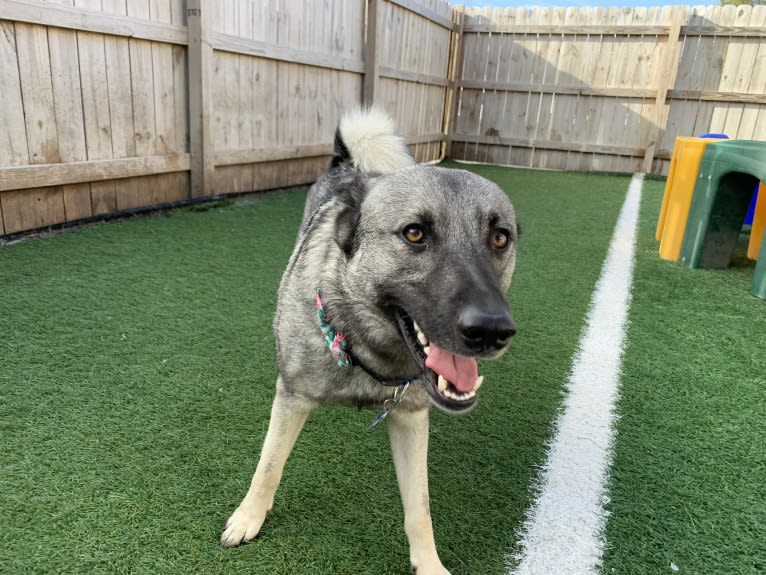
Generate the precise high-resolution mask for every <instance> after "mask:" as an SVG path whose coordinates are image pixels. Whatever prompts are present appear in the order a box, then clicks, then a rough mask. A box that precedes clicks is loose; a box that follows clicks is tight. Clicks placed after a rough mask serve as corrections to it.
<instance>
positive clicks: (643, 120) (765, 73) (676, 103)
mask: <svg viewBox="0 0 766 575" xmlns="http://www.w3.org/2000/svg"><path fill="white" fill-rule="evenodd" d="M462 18H463V21H462V25H461V26H460V27H459V34H460V36H461V44H462V51H463V54H464V56H463V58H462V61H461V70H462V73H461V74H460V78H459V81H458V91H459V104H458V109H457V110H456V112H455V114H454V121H453V125H452V127H451V129H450V133H449V141H450V150H449V152H450V155H452V156H453V157H455V158H458V159H466V160H474V161H482V162H492V163H502V164H512V165H521V166H530V167H543V168H554V169H577V170H604V171H617V172H633V171H645V172H650V171H651V172H655V173H660V174H664V173H666V171H667V168H668V163H669V159H670V155H671V153H672V149H673V142H674V140H675V137H676V136H689V135H700V134H703V133H708V132H718V133H726V134H727V135H728V136H729V137H732V138H741V139H766V107H764V104H766V7H764V6H758V7H750V6H726V7H719V6H713V7H707V8H687V7H672V8H652V9H645V8H635V9H617V8H614V9H601V8H583V9H575V8H571V9H563V8H562V9H554V8H531V9H530V8H523V9H522V8H520V9H469V10H466V11H465V13H464V15H463V17H462Z"/></svg>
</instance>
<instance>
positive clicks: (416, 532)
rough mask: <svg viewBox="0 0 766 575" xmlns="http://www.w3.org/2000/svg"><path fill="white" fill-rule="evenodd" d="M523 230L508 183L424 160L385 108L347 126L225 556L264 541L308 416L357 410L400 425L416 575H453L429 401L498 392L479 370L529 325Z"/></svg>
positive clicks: (325, 179)
mask: <svg viewBox="0 0 766 575" xmlns="http://www.w3.org/2000/svg"><path fill="white" fill-rule="evenodd" d="M518 235H519V228H518V225H517V223H516V215H515V213H514V209H513V206H512V205H511V202H510V200H509V199H508V196H507V195H506V194H505V193H504V192H503V191H502V190H501V189H500V188H499V187H498V186H496V185H495V184H493V183H492V182H490V181H488V180H486V179H484V178H482V177H480V176H477V175H475V174H472V173H470V172H466V171H462V170H451V169H444V168H438V167H426V166H418V165H415V162H414V160H413V159H412V157H411V156H410V155H409V153H408V151H407V147H406V145H405V143H404V141H403V140H402V139H401V138H400V137H398V136H396V135H395V134H394V131H393V126H392V122H391V120H390V119H389V118H388V117H387V116H386V115H385V114H383V113H381V112H378V111H375V110H358V111H355V112H352V113H350V114H347V115H346V116H344V118H343V119H342V120H341V122H340V124H339V126H338V130H337V132H336V138H335V155H334V157H333V160H332V165H331V166H330V168H329V169H328V170H327V171H326V172H325V173H324V174H323V175H322V176H321V177H320V178H319V180H318V181H317V182H316V183H315V184H314V185H313V186H312V188H311V190H310V191H309V195H308V199H307V201H306V207H305V211H304V215H303V221H302V223H301V228H300V232H299V233H298V238H297V242H296V245H295V249H294V251H293V254H292V257H291V258H290V261H289V263H288V266H287V270H286V271H285V273H284V276H283V277H282V282H281V285H280V288H279V302H278V305H277V313H276V318H275V320H274V333H275V336H276V341H277V356H278V364H279V372H280V374H279V378H278V379H277V385H276V396H275V398H274V403H273V405H272V410H271V420H270V422H269V428H268V432H267V434H266V438H265V441H264V445H263V449H262V452H261V458H260V461H259V463H258V466H257V469H256V471H255V475H254V476H253V479H252V482H251V484H250V489H249V491H248V492H247V495H246V496H245V498H244V499H243V501H242V503H240V505H239V507H238V508H237V509H236V510H235V511H234V513H233V514H232V516H231V517H230V518H229V520H228V522H227V523H226V527H225V529H224V532H223V534H222V535H221V544H222V545H224V546H235V545H240V544H242V543H245V542H247V541H249V540H251V539H253V538H254V537H256V536H257V535H258V532H259V530H260V529H261V525H262V524H263V521H264V519H265V517H266V513H267V512H268V511H269V510H270V509H271V506H272V503H273V500H274V493H275V491H276V489H277V486H278V485H279V482H280V478H281V476H282V470H283V468H284V465H285V461H286V460H287V457H288V455H289V454H290V451H291V450H292V447H293V445H294V444H295V441H296V439H297V437H298V434H299V433H300V431H301V429H302V427H303V424H304V423H305V421H306V418H307V417H308V415H309V413H310V412H311V410H312V409H314V408H315V407H317V406H319V405H322V404H326V403H328V402H345V403H348V404H352V405H358V406H370V407H374V408H376V409H377V410H379V412H378V417H377V418H376V419H375V422H376V423H377V422H379V421H380V420H382V419H383V418H385V419H386V422H387V425H388V433H389V438H390V441H391V450H392V452H393V459H394V465H395V468H396V476H397V480H398V483H399V490H400V493H401V497H402V503H403V506H404V529H405V532H406V534H407V538H408V540H409V545H410V562H411V565H412V568H413V570H416V571H417V573H418V575H431V574H441V575H443V574H445V573H448V571H447V570H446V569H445V567H444V566H443V565H442V563H441V561H440V559H439V556H438V554H437V552H436V545H435V543H434V536H433V529H432V527H431V515H430V511H429V497H428V476H427V451H428V411H429V406H430V405H431V404H433V405H436V406H437V407H439V408H441V409H443V410H444V411H447V412H451V413H461V412H465V411H467V410H469V409H471V408H472V407H473V406H474V405H475V402H476V394H477V392H478V390H479V386H480V385H481V384H482V381H483V377H482V376H480V375H479V371H478V367H477V359H478V358H488V359H492V358H496V357H498V356H500V355H501V354H502V353H503V351H505V349H506V348H507V347H508V345H509V343H510V341H511V337H512V336H513V334H514V333H515V326H514V323H513V319H512V317H511V313H510V311H509V309H508V305H507V303H506V301H505V292H506V291H507V289H508V287H509V286H510V283H511V276H512V274H513V269H514V265H515V261H516V246H517V241H518ZM386 416H387V417H386Z"/></svg>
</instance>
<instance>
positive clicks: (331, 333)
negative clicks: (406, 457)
mask: <svg viewBox="0 0 766 575" xmlns="http://www.w3.org/2000/svg"><path fill="white" fill-rule="evenodd" d="M315 304H316V310H317V311H316V313H317V323H318V324H319V329H320V330H321V331H322V336H323V337H324V340H325V343H326V344H327V348H328V349H329V350H330V353H332V357H333V359H334V360H335V363H337V364H338V366H339V367H349V368H350V367H359V368H361V369H362V370H363V371H364V372H365V373H367V375H369V376H370V377H371V378H372V379H374V380H375V381H377V382H378V383H380V384H381V385H385V386H386V387H394V388H396V389H394V396H393V397H391V398H389V399H386V400H385V401H384V402H383V409H382V410H381V411H380V412H379V413H378V415H376V416H375V419H373V420H372V423H371V424H370V429H373V428H374V427H376V426H377V425H378V424H379V423H380V422H381V421H383V420H384V419H385V418H386V417H387V416H388V414H389V413H391V412H392V411H393V410H394V409H396V408H397V407H398V406H399V403H400V402H401V401H402V397H404V393H405V392H406V391H407V388H408V387H409V386H410V384H411V383H412V382H413V381H415V380H417V379H419V378H420V375H411V376H409V377H405V378H403V379H399V380H396V379H393V380H392V379H386V378H384V377H383V376H381V375H380V374H379V373H377V372H376V371H375V370H374V369H372V368H371V367H370V366H368V365H365V363H364V362H363V361H361V360H360V359H359V358H358V357H357V356H356V355H354V353H353V352H352V351H351V346H350V345H349V343H348V339H347V338H346V334H345V333H343V332H342V331H339V330H337V329H335V327H334V326H333V325H332V322H331V321H330V318H329V317H328V316H327V310H326V309H325V307H324V303H322V290H321V289H320V288H317V290H316V296H315Z"/></svg>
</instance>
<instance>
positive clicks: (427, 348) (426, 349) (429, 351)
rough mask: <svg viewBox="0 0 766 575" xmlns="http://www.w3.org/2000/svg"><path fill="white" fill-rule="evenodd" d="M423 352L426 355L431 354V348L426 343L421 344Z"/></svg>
mask: <svg viewBox="0 0 766 575" xmlns="http://www.w3.org/2000/svg"><path fill="white" fill-rule="evenodd" d="M423 353H424V354H426V355H427V356H428V355H431V348H430V347H429V346H427V345H425V346H423Z"/></svg>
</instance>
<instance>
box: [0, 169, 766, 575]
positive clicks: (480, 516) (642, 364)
mask: <svg viewBox="0 0 766 575" xmlns="http://www.w3.org/2000/svg"><path fill="white" fill-rule="evenodd" d="M472 169H475V170H476V171H478V172H480V173H482V174H483V175H486V176H487V177H490V178H492V179H495V180H496V181H498V182H499V183H501V185H503V186H504V187H505V188H506V189H507V190H508V191H509V193H510V195H511V197H512V199H513V200H514V203H515V205H516V208H517V211H518V213H519V216H520V219H521V221H522V224H523V228H524V230H523V236H522V242H521V247H520V255H519V264H518V268H517V274H516V276H515V279H514V285H513V287H512V288H511V291H510V301H511V305H512V308H513V311H514V317H515V319H516V321H517V323H518V326H519V330H520V331H519V335H518V336H517V338H516V340H515V341H514V345H513V347H512V349H511V350H510V352H509V353H508V354H507V355H506V356H505V357H504V358H503V359H502V360H501V361H499V362H495V363H484V364H483V366H482V372H483V373H484V374H485V375H486V379H487V382H486V384H485V386H484V387H483V388H482V402H481V404H480V406H479V407H478V408H477V409H476V410H474V412H472V413H470V414H468V415H467V416H465V417H458V418H454V417H448V416H445V415H443V414H441V413H434V414H433V417H432V439H431V450H430V471H431V498H432V512H433V516H434V526H435V531H436V540H437V545H438V548H439V550H440V555H441V557H442V560H443V562H444V563H445V565H447V566H448V567H449V568H450V569H451V570H452V572H453V573H454V574H455V575H458V574H482V575H483V574H489V573H502V572H503V570H504V565H505V560H506V554H507V553H508V552H510V551H511V550H513V548H514V544H515V531H516V529H517V528H518V527H519V525H520V523H521V521H522V520H523V517H524V513H525V512H526V510H527V508H528V507H529V504H530V498H531V496H532V493H533V491H532V488H531V486H532V485H533V484H534V479H535V477H536V473H537V470H538V469H539V466H540V465H541V464H542V463H543V461H544V459H545V453H544V445H545V443H546V441H547V440H548V439H549V437H550V434H551V424H552V421H553V419H554V417H555V415H556V412H557V409H558V408H559V406H560V403H561V397H562V396H561V393H562V388H563V385H564V383H565V381H566V378H567V375H568V372H569V369H570V364H571V359H572V356H573V354H574V352H575V349H576V347H577V343H578V337H579V334H580V331H581V329H582V324H583V319H584V316H585V313H586V311H587V306H588V303H589V299H590V295H591V291H592V289H593V287H594V284H595V282H596V279H597V278H598V275H599V272H600V268H601V264H602V261H603V259H604V256H605V254H606V250H607V246H608V242H609V238H610V236H611V232H612V228H613V226H614V223H615V221H616V218H617V213H618V210H619V207H620V205H621V203H622V200H623V198H624V193H625V190H626V189H627V186H628V182H629V179H628V178H627V177H619V176H604V175H588V174H564V173H554V172H532V171H526V170H508V169H503V168H495V167H476V168H472ZM660 193H661V184H660V183H657V182H648V183H647V190H646V194H645V195H646V202H645V205H644V213H643V218H644V224H643V227H642V231H641V234H642V235H641V246H640V250H639V259H638V263H637V284H636V289H635V291H634V301H635V306H634V310H633V312H632V314H631V321H632V325H631V332H630V342H629V346H628V349H627V357H626V373H625V381H624V383H623V399H622V402H621V404H620V413H621V419H620V422H619V425H620V437H619V438H618V442H617V446H616V448H617V452H616V467H615V472H614V480H613V485H612V489H613V496H612V505H611V511H612V513H613V518H612V521H611V522H610V524H609V533H608V534H609V537H610V543H611V544H612V548H611V550H610V552H609V555H608V557H607V570H606V572H607V573H609V572H610V570H611V569H613V570H614V572H620V573H643V572H646V573H665V572H669V567H668V565H669V561H675V563H677V564H678V565H679V566H680V567H681V569H682V570H684V572H686V573H728V572H732V573H733V572H734V571H726V570H725V569H723V567H725V566H728V565H730V564H733V562H734V561H741V560H743V558H744V557H745V556H744V555H743V553H744V551H745V550H746V549H747V548H749V549H750V552H751V556H752V557H756V555H755V554H756V553H758V552H759V549H758V545H759V544H760V545H762V542H763V541H764V540H766V537H761V535H763V529H764V514H763V501H764V488H763V476H764V474H763V467H764V456H763V454H764V449H763V447H762V446H763V444H764V433H763V431H764V428H763V425H764V421H765V420H764V415H765V413H764V412H765V410H764V403H763V401H764V399H763V398H764V389H766V385H764V380H763V376H764V374H765V373H766V366H764V359H763V354H761V355H759V356H757V357H756V356H755V353H756V350H758V349H762V348H760V347H758V345H757V344H756V342H758V341H760V340H759V339H758V334H761V335H762V334H763V333H764V332H765V330H764V318H765V317H766V314H765V313H764V310H765V309H766V308H765V307H764V303H763V302H761V301H760V300H756V299H755V298H753V297H752V296H750V295H749V289H748V282H749V277H750V276H749V275H748V274H750V275H751V274H752V271H751V270H749V269H748V268H745V269H738V270H730V271H725V272H703V271H688V270H680V269H677V268H675V267H674V266H672V265H669V264H667V263H666V262H659V261H658V260H657V258H656V246H655V245H654V244H652V242H653V240H652V239H651V237H650V236H651V235H653V229H652V230H649V227H652V226H653V224H652V222H650V221H649V220H655V221H656V210H657V209H658V205H659V204H658V202H659V194H660ZM304 198H305V190H304V191H301V190H298V191H290V192H285V193H274V194H266V195H261V196H254V197H251V198H247V199H244V200H240V201H235V202H233V203H230V204H227V205H213V206H210V207H209V209H207V210H204V211H201V210H178V211H175V212H171V213H170V215H169V217H167V216H166V215H156V216H152V217H142V218H134V219H130V220H123V221H118V222H113V223H110V224H106V225H96V226H89V227H86V228H82V229H77V230H72V231H69V232H67V233H64V234H61V235H57V236H53V237H47V238H41V239H35V240H30V241H26V242H22V243H19V244H14V245H9V246H5V247H2V248H0V290H1V291H2V295H1V297H0V333H2V334H3V337H2V338H0V358H1V359H2V363H0V462H1V467H0V517H2V518H3V527H2V529H0V549H2V551H0V572H3V573H6V572H7V573H54V572H55V573H86V572H87V573H147V574H149V573H152V574H154V573H179V574H188V573H205V574H208V573H241V572H249V573H258V574H298V573H300V574H303V573H305V574H323V573H327V574H333V575H336V574H351V573H354V574H368V573H369V574H381V573H392V574H393V573H403V572H406V571H407V567H408V550H407V545H406V539H405V537H404V533H403V529H402V512H401V505H400V502H399V495H398V490H397V487H396V480H395V477H394V471H393V466H392V463H391V457H390V454H389V448H388V438H387V434H386V433H385V430H382V429H378V430H377V431H375V432H367V430H366V428H367V425H368V424H369V422H370V420H371V418H372V416H373V414H372V413H371V412H368V411H358V410H356V409H353V408H348V407H340V406H338V407H331V408H326V409H322V410H318V411H316V412H315V413H314V414H313V415H312V416H311V419H310V420H309V422H308V424H307V425H306V428H305V430H304V432H303V434H302V435H301V437H300V439H299V441H298V444H297V446H296V449H295V451H294V452H293V454H292V456H291V458H290V460H289V461H288V464H287V467H286V471H285V477H284V480H283V482H282V485H281V487H280V489H279V491H278V492H277V497H276V501H275V507H274V511H273V513H272V514H271V515H270V516H269V518H268V520H267V522H266V524H265V526H264V529H263V531H262V535H261V537H259V539H258V540H257V541H255V542H253V543H251V544H249V545H245V546H243V547H241V548H238V549H222V548H220V547H219V546H218V544H217V539H218V536H219V534H220V530H221V527H222V525H223V523H224V521H225V520H226V518H227V517H228V516H229V514H230V513H231V511H233V509H234V508H235V507H236V505H237V504H238V503H239V501H240V499H241V497H242V496H243V495H244V492H245V490H246V488H247V485H248V483H249V480H250V476H251V474H252V472H253V470H254V468H255V463H256V460H257V456H258V452H259V450H260V444H261V441H262V440H263V437H264V434H265V431H266V426H267V423H268V414H269V409H270V404H271V398H272V393H273V386H274V380H275V378H276V365H275V362H274V344H273V340H272V336H271V318H272V314H273V311H274V306H275V301H276V298H275V295H276V290H277V286H278V283H279V277H280V274H281V272H282V269H283V268H284V266H285V264H286V262H287V259H288V257H289V254H290V251H291V250H292V245H293V241H294V237H295V233H296V230H297V227H298V224H299V221H300V217H301V211H302V205H303V200H304ZM683 302H688V304H687V305H682V303H683ZM711 302H715V305H714V304H713V303H711ZM692 303H694V305H691V304H692ZM758 314H760V315H758ZM761 339H762V337H761ZM668 356H669V357H668ZM671 358H672V360H671ZM702 360H704V363H700V362H701V361H702ZM731 366H733V367H731ZM658 380H659V381H658ZM678 382H681V383H680V384H679V383H678ZM732 391H736V392H737V394H736V395H730V393H731V392H732ZM723 408H725V409H726V411H725V412H724V413H725V415H724V416H721V413H720V411H719V410H721V409H723ZM676 434H678V435H676ZM675 437H680V438H682V440H681V439H679V440H678V441H676V440H675V439H674V438H675ZM711 446H715V447H716V449H717V450H718V451H710V447H711ZM721 447H723V448H724V450H723V451H720V448H721ZM735 464H737V467H736V469H735V470H733V471H732V472H731V473H730V474H726V471H727V470H728V468H729V466H734V465H735ZM697 470H699V473H697ZM759 477H760V480H759V479H758V478H759ZM695 486H697V487H695ZM742 494H746V495H747V497H740V495H742ZM735 495H736V496H737V497H736V498H733V496H735ZM639 497H640V500H639ZM669 508H672V509H673V513H670V511H669ZM709 510H710V511H714V512H715V514H714V515H708V511H709ZM668 515H671V516H673V518H674V520H676V525H677V526H676V527H675V528H673V527H669V526H668V524H667V523H666V521H665V519H666V518H667V516H668ZM708 517H711V519H708ZM678 521H681V525H683V521H688V526H689V527H688V531H684V530H683V529H680V527H679V526H678V525H679V524H678ZM708 521H710V522H708ZM735 524H736V526H738V530H737V536H736V537H734V536H733V535H731V536H730V535H729V534H727V532H726V530H727V529H730V528H732V529H733V526H734V525H735ZM729 540H735V541H734V542H731V541H729ZM761 550H762V547H761ZM694 554H696V555H697V556H699V557H700V559H699V560H697V559H695V558H694V557H692V555H694ZM713 555H715V557H713ZM760 556H761V557H763V553H762V552H761V555H760ZM693 561H699V562H698V563H692V562H693ZM704 561H708V562H709V563H708V564H712V565H713V566H714V567H716V566H717V567H720V569H715V568H714V569H708V570H696V571H695V568H694V567H693V566H694V565H701V564H703V563H702V562H704ZM644 566H646V570H645V571H641V569H643V568H644ZM741 572H742V573H748V571H746V570H743V571H741ZM753 572H755V571H753Z"/></svg>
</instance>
